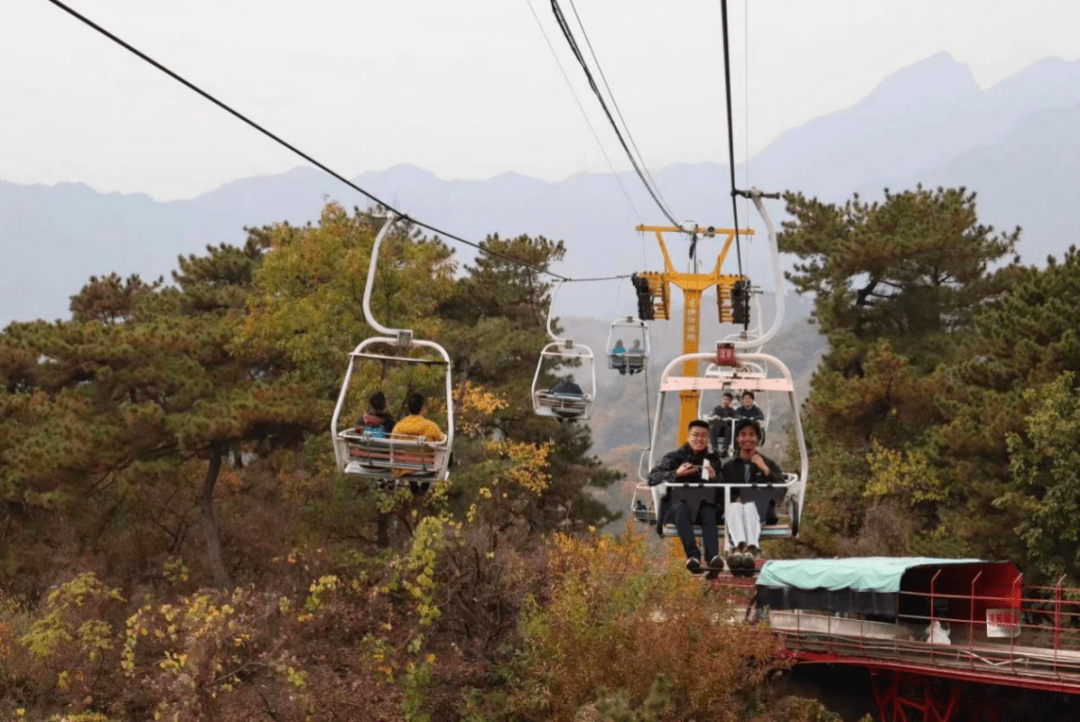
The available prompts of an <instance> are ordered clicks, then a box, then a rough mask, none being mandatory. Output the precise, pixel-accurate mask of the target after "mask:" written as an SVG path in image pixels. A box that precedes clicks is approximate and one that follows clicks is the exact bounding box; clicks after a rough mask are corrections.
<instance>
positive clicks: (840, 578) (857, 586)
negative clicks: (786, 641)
mask: <svg viewBox="0 0 1080 722" xmlns="http://www.w3.org/2000/svg"><path fill="white" fill-rule="evenodd" d="M981 561H982V560H980V559H936V558H934V557H853V558H850V559H784V560H770V561H767V562H765V566H763V567H762V568H761V573H760V574H759V575H758V580H757V583H758V586H772V587H795V588H796V589H829V590H832V591H839V590H841V589H852V590H855V591H859V592H881V593H897V592H899V591H900V578H901V577H903V576H904V572H906V571H908V570H909V569H913V568H915V567H926V566H941V565H944V564H977V563H979V562H981Z"/></svg>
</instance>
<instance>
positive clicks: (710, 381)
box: [631, 353, 809, 549]
mask: <svg viewBox="0 0 1080 722" xmlns="http://www.w3.org/2000/svg"><path fill="white" fill-rule="evenodd" d="M711 358H715V356H713V355H712V354H707V353H697V354H685V355H683V356H679V357H677V358H676V359H674V360H673V361H671V363H669V364H668V366H667V368H665V369H664V372H663V375H662V376H661V379H660V391H659V399H658V403H657V408H656V411H655V416H654V421H653V429H652V437H651V443H650V449H649V466H648V468H649V469H652V468H654V467H655V465H656V464H657V462H659V460H660V458H661V457H662V456H663V454H664V451H663V450H661V449H658V445H659V443H660V442H661V439H662V429H661V425H662V420H663V418H664V402H665V399H666V397H667V395H668V394H675V395H676V397H677V396H678V394H679V393H680V392H683V391H705V390H726V389H730V390H732V391H734V392H736V393H741V392H742V391H754V392H755V393H757V392H760V391H765V392H770V393H774V394H783V395H785V396H787V398H788V400H789V403H790V406H791V412H792V418H793V426H794V431H795V439H796V442H797V448H798V452H799V460H798V471H797V472H787V473H784V475H783V479H782V480H781V481H778V482H777V483H775V484H767V485H752V484H746V485H743V484H724V483H720V482H719V481H716V482H712V483H705V484H703V483H701V482H696V481H695V482H691V483H688V484H658V485H657V486H649V485H648V480H647V479H643V480H642V481H640V482H639V483H638V484H637V486H636V488H635V492H634V499H633V500H632V501H631V513H632V514H633V516H634V517H635V518H636V519H638V520H639V521H645V522H648V523H653V524H656V528H657V533H658V534H661V535H663V536H677V532H676V531H675V525H674V524H673V523H667V521H668V520H667V519H665V518H664V512H665V508H664V507H665V505H664V497H665V496H666V495H667V493H668V490H669V489H670V488H673V487H695V488H696V487H715V488H716V489H717V490H718V492H719V500H722V502H723V508H724V509H726V508H727V507H728V506H729V505H730V503H731V491H732V490H733V489H738V490H739V495H740V497H741V498H742V500H743V501H753V502H754V503H755V504H757V506H758V509H759V511H760V512H761V515H762V517H763V518H764V517H767V516H769V515H770V514H773V513H775V516H776V517H777V518H776V520H775V522H774V523H767V524H763V525H762V528H761V538H762V539H763V540H765V539H778V538H784V537H793V536H798V534H799V522H800V519H801V516H800V515H801V513H802V510H803V509H804V508H805V500H806V482H807V475H808V471H809V469H808V460H807V452H806V438H805V437H804V435H803V428H802V422H801V421H800V419H799V403H798V399H797V398H796V396H795V387H794V381H793V379H792V376H791V372H790V371H789V370H788V368H787V366H785V365H784V363H783V362H782V361H780V359H778V358H776V357H774V356H770V355H768V354H762V353H753V354H744V355H742V356H741V357H740V359H739V362H740V363H753V364H756V365H759V366H760V367H762V368H764V369H766V371H767V372H772V373H771V374H770V373H766V374H765V375H758V374H756V373H754V374H752V375H741V374H739V373H738V372H737V371H736V372H735V373H734V374H732V375H730V376H727V377H716V376H713V377H707V376H677V375H675V374H676V372H677V371H679V370H681V369H682V364H683V363H684V362H686V361H708V360H710V359H711ZM788 466H789V467H790V464H789V465H788ZM639 476H640V474H639ZM639 500H640V501H641V502H642V503H639ZM650 502H651V505H649V503H650ZM719 526H720V532H721V536H722V537H723V538H724V545H725V549H726V547H727V543H728V540H727V538H726V534H725V533H724V532H725V529H724V524H723V518H722V517H721V519H720V523H719ZM696 531H697V533H699V534H700V528H699V527H696Z"/></svg>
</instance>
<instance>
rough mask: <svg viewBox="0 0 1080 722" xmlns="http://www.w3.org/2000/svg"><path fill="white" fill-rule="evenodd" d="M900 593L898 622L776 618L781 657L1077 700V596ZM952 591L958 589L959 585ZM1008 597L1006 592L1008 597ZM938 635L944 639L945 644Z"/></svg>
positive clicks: (1059, 590)
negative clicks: (1061, 694) (918, 674)
mask: <svg viewBox="0 0 1080 722" xmlns="http://www.w3.org/2000/svg"><path fill="white" fill-rule="evenodd" d="M940 574H941V571H940V570H939V571H937V572H936V573H935V574H934V576H933V577H932V578H931V580H930V585H929V591H928V592H901V593H900V595H899V601H898V614H897V616H896V618H895V619H891V620H889V621H883V620H881V619H880V618H879V619H874V618H872V617H870V618H868V617H867V616H863V615H849V616H839V615H829V614H826V613H821V612H808V611H801V612H797V611H772V612H768V613H767V614H768V618H769V621H770V623H771V624H772V626H773V629H774V630H775V631H776V633H777V634H778V635H780V637H781V639H782V641H783V644H784V648H785V649H786V650H787V652H788V653H789V654H791V655H792V656H793V657H795V658H796V659H799V660H801V661H805V662H831V663H845V664H854V665H861V666H866V667H871V668H878V669H893V670H904V671H919V672H923V673H926V674H931V675H934V676H940V677H951V678H954V679H963V680H968V681H982V682H988V683H993V684H1006V685H1011V686H1018V687H1028V688H1034V689H1047V690H1054V691H1061V692H1069V693H1076V694H1080V589H1067V588H1065V587H1064V586H1063V582H1064V578H1062V579H1059V580H1058V583H1057V584H1056V585H1055V586H1053V587H1045V586H1025V585H1024V584H1023V575H1018V576H1017V577H1016V578H1015V579H1014V580H1013V581H1012V584H1011V587H1006V586H999V587H998V589H997V591H996V592H994V593H992V594H977V593H976V587H977V583H978V582H979V581H980V577H981V576H982V573H981V572H979V573H978V574H976V575H975V577H974V578H973V579H972V581H971V583H970V589H969V590H968V591H966V592H961V593H958V590H956V589H948V590H945V591H941V590H939V579H938V577H939V576H940ZM954 586H955V585H954ZM1006 590H1007V591H1006ZM942 632H945V633H947V635H948V641H947V642H946V641H945V638H944V636H943V635H942Z"/></svg>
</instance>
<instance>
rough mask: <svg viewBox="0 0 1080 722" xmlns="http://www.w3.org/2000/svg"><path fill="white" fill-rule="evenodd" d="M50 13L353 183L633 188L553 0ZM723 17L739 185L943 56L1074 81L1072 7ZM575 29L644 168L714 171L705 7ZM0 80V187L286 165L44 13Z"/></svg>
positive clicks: (2, 27) (859, 8) (104, 184)
mask: <svg viewBox="0 0 1080 722" xmlns="http://www.w3.org/2000/svg"><path fill="white" fill-rule="evenodd" d="M68 2H69V4H70V6H71V7H73V8H74V9H75V10H77V11H79V12H80V13H83V14H84V15H87V16H88V17H89V18H90V19H91V20H94V21H95V22H97V23H98V24H100V25H102V26H104V27H105V28H107V29H109V30H110V31H112V32H113V33H115V34H117V35H119V36H120V37H121V38H123V39H125V40H126V41H128V42H129V43H131V44H132V45H134V46H135V47H137V48H139V49H140V50H142V51H144V52H146V53H147V54H149V55H150V56H151V57H153V58H155V59H157V60H158V61H160V62H162V63H163V64H165V65H166V66H168V67H170V68H172V69H173V70H174V71H176V72H178V73H179V74H181V75H183V76H185V77H187V78H188V79H189V80H190V81H192V82H194V83H195V84H196V85H200V86H202V87H203V88H204V89H206V90H207V91H208V92H210V93H212V94H215V95H217V96H219V97H220V98H221V99H222V100H223V101H225V102H226V103H229V104H230V105H232V106H234V107H235V108H237V109H238V110H240V111H241V112H243V113H245V114H248V115H250V116H251V117H252V118H253V119H255V120H256V121H258V122H260V123H262V124H263V125H265V126H266V127H268V128H269V129H270V130H272V131H273V132H275V133H277V134H278V135H280V136H282V137H283V138H285V139H286V140H288V141H289V142H291V143H293V144H294V145H296V146H298V147H300V148H301V149H303V150H304V151H306V152H307V153H309V154H311V155H312V156H314V157H316V158H318V159H319V160H321V161H322V162H324V163H326V164H327V165H329V166H331V167H332V168H334V169H336V170H338V171H339V172H341V173H343V174H344V175H346V176H348V177H352V176H355V175H356V174H359V173H362V172H365V171H377V170H383V169H386V168H389V167H391V166H394V165H397V164H401V163H410V164H414V165H418V166H420V167H422V168H425V169H427V170H429V171H432V172H434V173H435V174H436V175H438V176H440V177H442V178H445V179H456V178H489V177H492V176H496V175H499V174H501V173H505V172H510V171H512V172H516V173H520V174H522V175H528V176H533V177H538V178H543V179H545V180H560V179H563V178H566V177H569V176H571V175H574V174H576V173H583V172H585V173H597V172H609V171H610V169H611V167H612V166H613V167H614V168H615V169H616V170H620V171H622V170H627V169H628V168H629V163H628V161H627V160H626V157H625V155H623V153H622V151H621V149H620V148H619V146H618V143H617V141H616V139H615V137H614V134H613V132H612V131H611V129H610V126H608V125H607V123H606V121H605V120H604V118H603V116H602V113H601V111H600V108H599V104H598V103H597V101H596V99H595V98H594V97H593V96H592V94H591V93H590V91H589V90H588V88H587V85H586V83H585V80H584V76H583V74H582V72H581V70H580V68H579V67H578V66H577V65H576V64H575V62H574V61H573V59H572V57H571V55H570V52H569V49H568V47H567V44H566V42H565V40H564V39H563V38H562V36H561V34H560V32H559V30H558V29H557V27H556V25H555V22H554V18H553V15H552V11H551V5H550V2H549V1H548V0H456V1H455V2H446V0H380V1H379V2H374V1H373V0H350V1H349V2H344V1H342V0H305V2H303V3H298V2H296V1H295V0H288V2H286V1H285V0H183V2H165V1H164V0H92V1H91V0H68ZM561 4H562V6H563V9H564V12H565V13H566V14H567V15H569V16H571V18H572V17H573V11H574V8H573V7H571V5H570V0H561ZM728 5H729V28H730V43H731V73H732V92H733V103H734V109H733V110H734V114H735V122H734V126H735V146H736V158H737V161H741V160H742V159H744V158H745V157H747V156H748V155H749V156H750V157H751V158H752V156H753V154H754V153H755V152H757V151H759V150H761V149H762V148H764V147H765V146H766V145H768V143H769V142H771V141H772V140H774V139H775V138H776V137H777V136H778V135H779V134H781V133H783V132H784V131H785V130H786V129H789V128H794V127H797V126H799V125H801V124H803V123H805V122H806V121H808V120H811V119H813V118H815V117H818V116H821V115H825V114H828V113H830V112H833V111H836V110H840V109H842V108H845V107H849V106H851V105H853V104H854V103H856V102H857V101H858V100H859V99H861V98H862V97H864V96H865V95H867V94H868V93H869V92H870V91H871V90H873V88H874V87H875V86H876V85H877V84H878V83H880V82H881V81H882V80H883V79H884V78H885V77H887V76H888V75H890V74H891V73H894V72H896V71H898V70H901V69H903V68H905V67H907V66H909V65H911V64H913V63H915V62H918V61H919V60H922V59H924V58H926V57H929V56H931V55H934V54H936V53H938V52H942V51H945V52H948V53H950V54H951V55H952V56H953V58H954V59H956V60H957V61H959V62H961V63H964V64H966V65H968V66H969V67H970V69H971V71H972V73H973V74H974V76H975V79H976V80H977V81H978V83H979V84H980V85H981V86H982V87H983V88H989V87H991V86H992V85H994V84H996V83H998V82H1000V81H1002V80H1004V79H1006V78H1008V77H1010V76H1012V75H1014V74H1016V73H1017V72H1019V71H1021V70H1022V69H1024V68H1025V67H1027V66H1029V65H1031V64H1033V63H1034V62H1036V61H1038V60H1040V59H1043V58H1046V57H1052V56H1056V57H1060V58H1063V59H1065V60H1075V59H1077V58H1078V57H1080V32H1078V31H1080V2H1077V1H1076V0H1027V1H1026V2H1024V3H1017V2H1015V0H1010V1H1009V2H1005V1H1004V0H978V1H976V0H902V1H900V0H815V1H813V2H811V1H808V0H730V2H729V3H728ZM576 10H577V13H578V14H579V15H580V17H581V21H582V24H583V25H584V28H585V30H586V31H587V33H588V38H589V40H590V41H591V44H592V46H593V49H594V50H595V52H596V55H597V57H598V58H599V61H600V65H601V68H602V69H603V73H604V75H605V76H606V78H607V80H608V82H609V84H610V86H611V88H612V90H613V92H614V95H615V99H616V101H617V102H618V105H619V108H620V110H621V112H622V114H623V116H624V117H625V119H626V122H627V124H628V126H629V128H630V131H631V133H632V136H633V139H634V141H635V142H636V145H637V147H638V148H639V150H640V152H641V155H642V157H643V158H644V160H645V162H646V164H647V165H648V167H649V168H650V169H652V170H654V171H655V170H658V169H660V168H663V167H664V166H666V165H670V164H672V163H679V162H688V163H696V162H703V161H720V162H726V158H727V136H726V127H727V126H726V111H725V104H724V103H725V101H724V72H723V46H722V33H721V13H720V0H669V1H668V2H657V1H656V0H648V1H646V0H576ZM534 12H535V17H534ZM537 18H538V19H539V23H538V20H537ZM575 32H577V34H578V40H579V42H580V43H581V44H582V46H583V47H584V45H585V42H584V37H583V36H582V35H581V34H580V30H579V29H578V28H577V27H576V26H575ZM545 33H546V37H547V40H550V42H551V44H552V46H553V47H554V48H555V53H554V54H553V52H552V50H551V49H550V48H549V47H548V44H547V40H545ZM560 62H561V64H562V67H563V68H564V69H565V71H566V73H567V75H568V77H569V78H570V83H569V84H568V83H567V81H566V79H564V77H563V75H562V74H561V72H560V66H559V63H560ZM0 66H2V67H3V68H4V69H5V71H4V72H3V73H0V98H2V99H3V105H2V107H3V108H4V112H3V114H2V115H0V117H2V119H3V120H2V126H0V127H2V128H3V131H4V132H3V133H0V180H6V181H9V182H14V183H22V184H27V183H46V184H54V183H58V182H64V181H68V182H83V183H86V184H87V185H89V186H90V187H92V188H94V189H95V190H98V191H101V192H114V191H119V192H124V193H135V192H143V193H148V194H149V195H151V196H152V197H153V198H155V199H157V200H174V199H179V198H190V197H194V196H196V195H198V194H200V193H203V192H206V191H209V190H211V189H213V188H216V187H218V186H220V185H221V184H223V183H226V182H228V181H230V180H234V179H237V178H243V177H249V176H255V175H268V174H274V173H280V172H283V171H285V170H288V169H290V168H293V167H296V166H297V165H301V164H303V161H302V160H301V159H299V158H297V157H296V156H294V155H292V154H291V153H290V152H289V151H287V150H285V149H282V148H280V147H279V146H276V145H275V144H274V143H273V142H272V141H270V140H268V139H266V138H265V137H263V136H261V135H259V134H258V133H256V132H255V131H253V130H251V129H250V128H248V127H247V126H245V125H243V124H242V123H241V122H240V121H238V120H236V119H235V118H233V117H231V116H229V115H227V114H226V113H225V112H223V111H221V110H219V109H218V108H216V107H215V106H213V105H211V104H210V103H208V102H207V101H205V100H203V99H202V98H200V97H199V96H197V95H195V94H194V93H193V92H191V91H190V90H188V89H186V88H184V87H183V86H181V85H180V84H179V83H177V82H176V81H174V80H172V79H170V78H168V77H167V76H165V75H164V74H162V73H161V72H160V71H158V70H156V69H154V68H153V67H151V66H149V65H147V64H145V63H144V62H142V61H140V60H139V59H137V58H136V57H135V56H133V55H131V54H129V53H128V52H127V51H125V50H123V49H122V48H120V47H119V46H117V45H115V44H113V43H112V42H111V41H109V40H108V39H106V38H105V37H103V36H101V35H99V34H98V33H96V32H94V31H93V30H92V29H90V28H89V27H87V26H85V25H83V24H82V23H80V22H78V21H77V20H76V19H75V18H73V17H71V16H70V15H68V14H67V13H65V12H63V11H62V10H60V9H59V8H57V7H56V6H54V5H53V4H52V3H50V2H48V0H3V1H2V2H0ZM571 88H572V90H571ZM575 94H576V98H577V100H575ZM578 101H580V103H581V106H582V107H583V108H584V109H585V112H584V114H583V112H582V110H580V109H579V107H578ZM590 124H591V127H592V128H593V129H595V133H596V135H597V136H598V137H599V143H598V141H597V139H596V138H594V135H593V131H592V130H590ZM605 152H606V155H607V158H605ZM608 159H610V162H611V164H612V166H609V160H608Z"/></svg>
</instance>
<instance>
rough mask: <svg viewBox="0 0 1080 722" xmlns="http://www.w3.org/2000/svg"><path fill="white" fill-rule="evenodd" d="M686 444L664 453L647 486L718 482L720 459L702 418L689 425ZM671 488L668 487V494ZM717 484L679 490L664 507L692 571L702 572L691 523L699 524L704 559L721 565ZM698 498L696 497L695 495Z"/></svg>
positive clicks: (707, 426) (665, 514) (718, 568)
mask: <svg viewBox="0 0 1080 722" xmlns="http://www.w3.org/2000/svg"><path fill="white" fill-rule="evenodd" d="M687 430H688V432H689V434H688V436H687V437H686V443H685V444H683V445H682V446H680V447H679V448H678V449H676V450H675V451H672V452H671V453H670V454H667V455H666V456H665V457H664V458H663V459H661V460H660V463H659V464H657V465H656V467H655V468H654V469H652V470H651V471H650V472H649V486H656V485H657V484H678V483H686V482H704V481H707V482H712V483H716V482H717V478H716V477H717V472H716V470H717V469H719V468H720V458H719V457H718V456H716V454H713V453H712V452H710V451H709V425H708V424H707V423H705V422H704V421H702V420H701V419H694V420H693V421H691V422H690V425H689V427H688V429H687ZM672 491H673V490H669V491H668V494H669V496H670V495H671V494H672ZM716 491H717V490H716V487H705V488H701V489H688V490H685V492H684V490H679V494H678V496H686V497H687V498H679V499H677V500H676V501H674V502H673V503H671V504H670V505H667V509H666V510H664V516H665V517H666V518H664V519H662V520H661V523H667V522H668V518H673V519H674V521H675V529H676V531H678V533H679V540H680V541H681V542H682V545H683V551H684V552H686V568H687V569H688V570H690V572H691V573H693V574H699V573H701V572H702V571H704V569H703V567H702V565H701V551H700V550H699V549H698V544H697V539H696V538H694V524H700V525H701V542H702V544H703V545H704V547H705V558H706V559H707V560H708V566H709V568H710V569H713V570H717V571H718V570H721V569H723V568H724V562H723V560H722V559H721V558H720V535H719V532H718V531H717V526H716V512H717V498H716ZM694 497H697V498H694Z"/></svg>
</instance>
